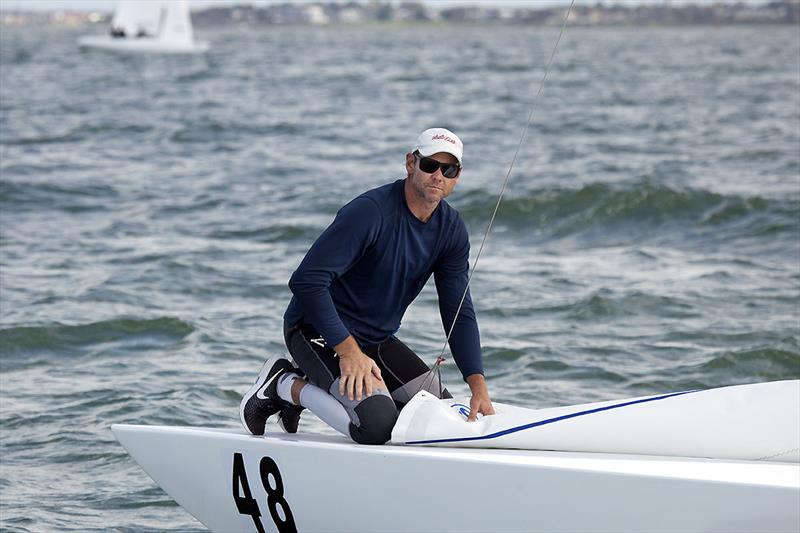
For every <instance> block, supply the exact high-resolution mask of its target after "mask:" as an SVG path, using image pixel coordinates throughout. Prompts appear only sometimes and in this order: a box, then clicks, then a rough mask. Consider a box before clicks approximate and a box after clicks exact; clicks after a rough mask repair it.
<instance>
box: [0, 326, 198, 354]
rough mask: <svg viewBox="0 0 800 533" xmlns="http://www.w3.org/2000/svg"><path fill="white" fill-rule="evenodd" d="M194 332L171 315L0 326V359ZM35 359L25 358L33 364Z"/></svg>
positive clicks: (167, 338) (175, 337) (173, 338)
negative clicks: (80, 322)
mask: <svg viewBox="0 0 800 533" xmlns="http://www.w3.org/2000/svg"><path fill="white" fill-rule="evenodd" d="M193 331H194V327H192V325H190V324H187V323H186V322H183V321H181V320H179V319H177V318H173V317H159V318H152V319H140V318H117V319H112V320H103V321H99V322H91V323H88V324H76V325H66V324H58V323H55V324H46V325H40V326H16V327H9V328H4V329H0V354H2V355H3V361H4V364H3V366H5V363H7V362H9V360H8V357H9V356H13V355H17V354H30V353H37V354H41V352H56V353H59V354H61V353H63V352H64V351H69V350H74V349H76V348H82V347H87V346H91V345H94V344H101V343H109V342H129V341H134V340H136V341H140V340H141V339H143V338H147V339H151V340H152V339H157V340H159V341H162V342H163V341H177V340H181V339H183V338H185V337H186V336H188V335H189V334H191V333H192V332H193ZM34 363H35V361H27V364H34Z"/></svg>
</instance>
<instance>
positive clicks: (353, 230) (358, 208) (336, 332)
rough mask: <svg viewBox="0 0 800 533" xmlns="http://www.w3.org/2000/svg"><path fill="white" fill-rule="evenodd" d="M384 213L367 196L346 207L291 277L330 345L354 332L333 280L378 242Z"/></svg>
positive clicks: (291, 284) (308, 317)
mask: <svg viewBox="0 0 800 533" xmlns="http://www.w3.org/2000/svg"><path fill="white" fill-rule="evenodd" d="M380 216H381V215H380V211H379V210H378V206H377V205H376V204H375V203H374V202H373V201H372V200H370V199H367V198H363V197H361V198H356V199H355V200H353V201H352V202H350V203H348V204H347V205H345V206H344V207H342V208H341V209H340V210H339V212H338V213H337V214H336V218H335V219H334V221H333V222H332V223H331V225H330V226H328V228H327V229H326V230H325V231H324V232H322V234H321V235H320V236H319V237H318V238H317V240H316V241H315V242H314V244H313V245H312V246H311V248H310V249H309V250H308V252H307V253H306V255H305V257H304V258H303V261H302V262H301V263H300V266H298V267H297V270H295V271H294V273H293V274H292V277H291V278H290V279H289V288H290V289H291V291H292V294H294V296H295V297H296V298H297V300H298V301H299V303H300V307H301V308H302V310H303V314H304V316H305V319H306V321H307V322H309V323H311V324H313V325H314V327H315V328H316V329H317V331H319V333H320V334H321V335H322V337H323V338H324V339H325V341H326V342H327V343H328V346H337V345H338V344H339V343H341V342H342V341H344V340H345V339H347V337H349V336H350V332H349V331H348V330H347V328H346V327H345V325H344V323H343V322H342V319H341V318H340V317H339V313H338V312H337V311H336V307H335V306H334V304H333V299H332V298H331V293H330V286H331V283H333V281H334V280H335V279H336V278H337V277H339V276H341V275H343V274H344V273H345V272H347V271H348V270H349V269H350V268H351V267H352V266H353V265H354V264H355V263H356V262H358V260H359V259H361V258H362V257H363V255H364V252H365V251H366V249H367V248H368V247H369V246H370V245H371V244H372V243H373V242H374V240H375V238H376V237H377V234H378V230H379V227H380Z"/></svg>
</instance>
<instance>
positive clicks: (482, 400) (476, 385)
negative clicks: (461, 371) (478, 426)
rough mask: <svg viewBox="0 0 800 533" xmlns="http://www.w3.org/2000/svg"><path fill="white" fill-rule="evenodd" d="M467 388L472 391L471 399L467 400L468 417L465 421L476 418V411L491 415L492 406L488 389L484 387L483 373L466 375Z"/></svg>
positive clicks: (471, 420)
mask: <svg viewBox="0 0 800 533" xmlns="http://www.w3.org/2000/svg"><path fill="white" fill-rule="evenodd" d="M467 383H468V384H469V390H470V391H471V392H472V399H471V400H470V401H469V417H468V418H467V422H474V421H475V420H477V419H478V413H480V414H482V415H493V414H494V407H492V400H491V399H490V398H489V391H488V390H487V389H486V379H485V378H484V377H483V374H473V375H471V376H469V377H467Z"/></svg>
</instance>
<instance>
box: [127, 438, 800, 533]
mask: <svg viewBox="0 0 800 533" xmlns="http://www.w3.org/2000/svg"><path fill="white" fill-rule="evenodd" d="M112 431H113V432H114V434H115V436H116V437H117V439H118V440H119V441H120V442H121V443H122V445H123V446H124V447H125V448H126V449H127V450H128V452H129V453H130V454H131V455H132V456H133V458H134V459H135V460H136V461H137V462H138V463H139V465H140V466H141V467H142V468H143V469H144V470H145V471H146V472H147V473H148V474H149V475H150V477H152V478H153V480H155V482H156V483H158V484H159V485H160V486H161V487H162V488H163V489H164V490H165V491H166V492H167V493H168V494H169V495H170V496H171V497H172V498H174V499H175V501H177V502H178V503H179V504H180V505H181V506H183V507H184V508H185V509H186V510H187V511H188V512H189V513H191V514H192V515H193V516H195V517H196V518H197V519H198V520H200V521H201V522H202V523H203V524H205V525H206V526H207V527H208V528H210V529H211V530H213V531H248V532H249V531H262V530H263V531H275V530H279V531H292V530H296V531H352V532H357V531H364V532H382V531H387V532H388V531H420V530H435V531H442V532H447V531H453V532H456V531H458V532H468V531H474V532H478V531H564V532H566V531H585V532H593V531H597V532H599V531H604V532H607V531H616V532H634V531H635V532H655V531H662V532H663V531H707V532H710V531H720V532H722V531H724V532H736V531H742V532H744V531H755V530H757V531H762V532H768V531H775V532H778V531H780V532H784V531H785V532H789V531H792V532H796V531H798V530H800V503H799V502H800V465H797V464H786V463H769V462H751V461H731V460H710V459H688V458H675V457H656V456H634V455H615V454H600V453H577V452H546V451H531V450H495V449H480V450H479V449H457V448H432V447H408V446H405V447H401V446H389V445H386V446H362V445H356V444H353V443H351V442H349V441H347V440H346V439H344V438H336V437H325V436H314V435H291V436H289V435H285V436H284V435H281V436H269V437H253V436H250V435H246V434H243V433H241V432H236V431H234V430H230V429H225V430H223V429H203V428H179V427H161V426H134V425H115V426H112Z"/></svg>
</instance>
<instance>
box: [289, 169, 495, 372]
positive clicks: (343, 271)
mask: <svg viewBox="0 0 800 533" xmlns="http://www.w3.org/2000/svg"><path fill="white" fill-rule="evenodd" d="M404 185H405V180H397V181H395V182H394V183H390V184H387V185H384V186H382V187H378V188H377V189H372V190H370V191H367V192H365V193H363V194H362V195H360V196H358V197H357V198H355V199H354V200H352V201H351V202H350V203H348V204H347V205H345V206H344V207H342V208H341V209H340V210H339V212H338V213H337V214H336V218H335V219H334V221H333V222H332V223H331V225H330V226H328V228H327V229H326V230H325V231H324V232H323V233H322V234H321V235H320V236H319V237H318V238H317V240H316V242H314V244H313V245H312V246H311V248H310V249H309V251H308V253H306V256H305V258H303V261H302V262H301V263H300V266H299V267H298V268H297V270H296V271H295V272H294V273H293V274H292V277H291V279H290V280H289V288H290V289H291V291H292V294H293V297H292V301H291V302H290V303H289V307H288V309H287V310H286V313H285V314H284V319H285V320H286V321H287V322H289V323H290V324H294V323H297V322H298V321H300V320H301V319H302V320H303V321H304V322H307V323H309V324H311V325H312V326H314V328H316V330H317V331H319V333H320V334H321V335H322V337H323V338H324V339H325V341H326V342H327V343H328V345H329V346H336V345H337V344H339V343H340V342H342V341H343V340H345V339H346V338H347V336H348V335H350V334H352V335H353V337H354V338H355V339H356V340H357V341H358V342H359V343H361V344H377V343H380V342H383V341H385V340H386V339H388V338H389V337H391V336H392V335H394V334H395V333H396V332H397V330H398V329H399V328H400V321H401V320H402V318H403V315H404V314H405V312H406V309H407V308H408V306H409V305H410V304H411V302H412V301H414V299H415V298H416V297H417V295H418V294H419V293H420V291H421V290H422V288H423V287H424V286H425V283H426V282H427V281H428V279H429V278H430V276H431V274H433V276H434V280H435V282H436V291H437V293H438V295H439V312H440V314H441V317H442V324H443V326H444V328H445V331H449V330H450V325H451V324H452V323H453V318H454V315H455V313H456V310H457V309H458V304H459V301H460V300H461V296H462V295H463V293H464V289H465V288H466V286H467V279H468V275H469V235H468V234H467V228H466V226H465V225H464V221H463V220H462V219H461V217H460V216H459V214H458V211H456V210H455V209H453V208H452V207H451V206H450V205H449V204H448V203H447V202H445V201H444V200H442V201H441V202H440V203H439V206H438V207H437V208H436V210H435V211H434V212H433V215H432V216H431V218H430V220H428V221H427V222H422V221H420V220H419V219H418V218H417V217H415V216H414V214H413V213H412V212H411V211H410V210H409V208H408V205H407V203H406V199H405V192H404ZM450 349H451V351H452V353H453V359H454V360H455V361H456V364H457V365H458V368H459V369H460V370H461V373H462V375H463V376H464V378H465V379H466V378H467V377H468V376H470V375H472V374H482V373H483V362H482V359H481V349H480V335H479V332H478V323H477V321H476V320H475V311H474V309H473V307H472V299H471V297H470V295H469V292H467V297H466V299H465V300H464V305H463V306H462V308H461V311H460V312H459V315H458V320H457V321H456V326H455V328H454V330H453V335H452V336H451V337H450Z"/></svg>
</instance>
